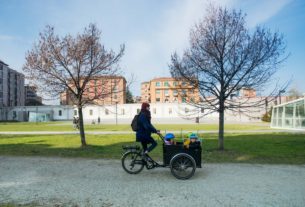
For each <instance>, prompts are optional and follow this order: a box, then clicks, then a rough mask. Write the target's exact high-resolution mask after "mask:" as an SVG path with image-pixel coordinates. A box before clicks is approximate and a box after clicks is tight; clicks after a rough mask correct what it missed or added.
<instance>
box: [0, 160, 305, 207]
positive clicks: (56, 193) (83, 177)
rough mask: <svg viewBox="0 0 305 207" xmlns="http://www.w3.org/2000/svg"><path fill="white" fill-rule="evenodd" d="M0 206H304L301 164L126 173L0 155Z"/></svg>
mask: <svg viewBox="0 0 305 207" xmlns="http://www.w3.org/2000/svg"><path fill="white" fill-rule="evenodd" d="M0 175H1V176H0V204H5V203H14V204H16V205H18V204H20V205H24V204H30V205H33V206H35V205H40V206H57V207H59V206H71V207H72V206H74V207H76V206H104V207H106V206H107V207H110V206H111V207H118V206H124V207H125V206H127V207H128V206H132V207H137V206H139V207H146V206H149V207H154V206H156V207H157V206H158V207H163V206H171V207H172V206H175V207H176V206H177V207H180V206H181V207H185V206H187V207H192V206H209V207H210V206H212V207H213V206H276V207H281V206H283V207H286V206H295V207H304V206H305V165H262V164H204V165H203V168H197V169H196V172H195V175H194V176H193V177H192V178H191V179H189V180H184V181H183V180H177V179H176V178H175V177H174V176H172V175H171V173H170V169H169V168H158V169H153V170H146V169H144V170H143V171H142V172H141V173H140V174H137V175H130V174H127V173H126V172H125V171H124V170H123V169H122V167H121V162H120V160H103V159H79V158H78V159H76V158H70V159H68V158H44V157H8V156H0Z"/></svg>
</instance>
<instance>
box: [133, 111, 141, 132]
mask: <svg viewBox="0 0 305 207" xmlns="http://www.w3.org/2000/svg"><path fill="white" fill-rule="evenodd" d="M139 116H140V114H137V115H135V116H134V117H133V119H132V122H131V128H132V131H134V132H136V131H138V118H139Z"/></svg>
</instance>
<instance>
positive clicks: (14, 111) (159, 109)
mask: <svg viewBox="0 0 305 207" xmlns="http://www.w3.org/2000/svg"><path fill="white" fill-rule="evenodd" d="M140 110H141V104H140V103H137V104H116V105H100V106H97V105H87V106H85V107H84V108H83V118H84V121H85V122H86V123H87V124H88V123H89V124H91V123H95V124H96V123H98V120H100V123H101V124H106V123H107V124H115V123H118V124H126V123H127V124H130V123H131V121H132V119H133V118H134V116H135V115H136V114H138V113H139V112H140ZM150 110H151V116H152V122H153V123H159V124H161V123H164V124H165V123H166V124H169V123H171V124H184V123H185V124H195V123H196V122H197V120H196V119H197V117H199V123H218V121H219V120H218V119H219V114H218V113H217V112H212V113H209V114H208V115H206V116H203V111H201V110H200V109H199V108H196V107H194V106H191V105H189V104H187V103H152V104H150ZM263 113H264V110H262V111H259V112H258V111H257V110H253V112H252V113H251V116H248V115H244V114H242V113H237V112H234V113H233V112H230V111H226V112H225V121H226V122H234V123H239V122H260V121H261V120H260V118H261V117H262V114H263ZM75 116H78V110H77V108H76V107H74V106H69V105H65V106H63V105H58V106H46V105H44V106H23V107H21V106H20V107H14V108H11V109H10V111H9V113H8V120H19V121H31V122H44V121H71V126H72V119H73V117H75ZM13 117H15V118H14V119H13Z"/></svg>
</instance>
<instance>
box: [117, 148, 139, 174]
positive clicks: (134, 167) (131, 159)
mask: <svg viewBox="0 0 305 207" xmlns="http://www.w3.org/2000/svg"><path fill="white" fill-rule="evenodd" d="M122 167H123V169H124V170H125V171H126V172H127V173H129V174H138V173H139V172H141V171H142V170H143V168H144V162H143V160H142V156H141V154H140V153H139V152H132V151H129V152H126V153H125V154H124V155H123V157H122Z"/></svg>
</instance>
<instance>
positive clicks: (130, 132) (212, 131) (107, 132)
mask: <svg viewBox="0 0 305 207" xmlns="http://www.w3.org/2000/svg"><path fill="white" fill-rule="evenodd" d="M190 131H192V130H188V131H182V133H184V134H185V133H189V132H190ZM195 131H196V130H195ZM162 132H164V130H162ZM168 132H172V133H177V134H178V133H181V131H168ZM196 132H197V131H196ZM274 132H289V133H303V134H305V131H294V130H282V129H267V130H225V133H274ZM198 133H218V130H199V131H198ZM0 134H79V132H78V131H19V132H18V131H17V132H12V131H7V132H5V131H2V132H0ZM86 134H134V132H133V131H88V130H87V131H86Z"/></svg>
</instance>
